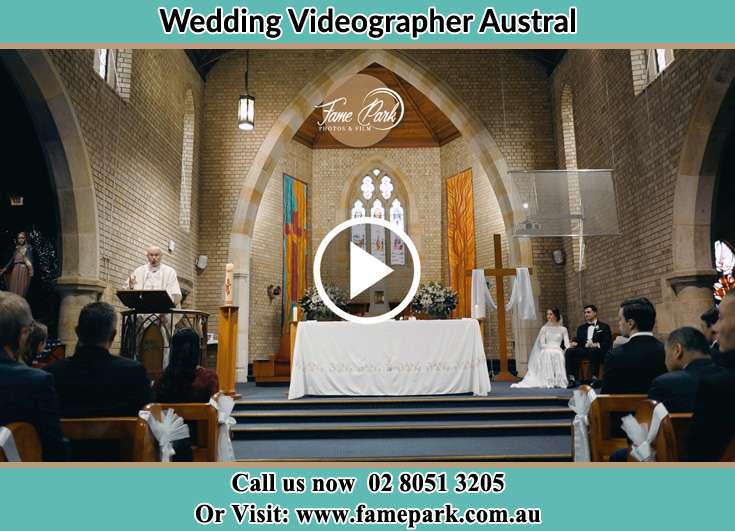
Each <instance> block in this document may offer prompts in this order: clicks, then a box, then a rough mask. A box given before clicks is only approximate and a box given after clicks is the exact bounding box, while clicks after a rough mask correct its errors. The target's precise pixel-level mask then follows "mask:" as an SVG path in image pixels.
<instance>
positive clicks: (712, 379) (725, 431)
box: [688, 292, 735, 461]
mask: <svg viewBox="0 0 735 531" xmlns="http://www.w3.org/2000/svg"><path fill="white" fill-rule="evenodd" d="M714 330H715V332H716V333H717V337H718V339H719V343H720V349H721V350H722V357H721V360H722V370H721V371H720V372H718V373H717V374H715V375H712V376H709V377H705V378H703V379H702V381H701V382H700V383H699V390H698V392H697V400H696V402H695V404H694V419H693V420H692V426H691V428H690V430H689V444H688V447H689V460H690V461H718V460H719V459H720V458H721V457H722V455H723V453H724V452H725V449H726V448H727V446H728V445H729V444H730V442H731V441H732V439H733V437H735V415H733V407H735V292H729V293H728V294H727V295H725V297H724V298H723V299H722V303H721V304H720V318H719V320H718V321H717V323H716V324H715V325H714Z"/></svg>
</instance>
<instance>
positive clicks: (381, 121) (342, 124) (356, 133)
mask: <svg viewBox="0 0 735 531" xmlns="http://www.w3.org/2000/svg"><path fill="white" fill-rule="evenodd" d="M316 108H317V109H321V119H319V120H318V121H317V128H318V130H319V132H320V133H324V132H325V131H329V133H330V134H331V135H332V136H333V137H334V139H335V140H337V141H338V142H341V143H342V144H345V145H347V146H350V147H369V146H372V145H374V144H377V143H378V142H380V141H381V140H382V139H383V138H385V137H386V136H387V135H388V133H389V132H390V130H391V129H393V128H394V127H396V126H397V125H398V124H399V123H401V120H402V119H403V114H404V112H405V107H404V105H403V98H401V95H400V94H398V92H396V91H395V90H393V89H391V88H388V87H386V86H385V85H384V84H383V83H382V82H381V81H380V80H379V79H377V78H375V77H373V76H370V75H367V74H355V75H353V76H350V77H348V78H346V79H344V80H342V81H341V82H339V83H337V85H336V86H335V88H333V89H332V90H331V91H330V92H329V94H327V97H326V98H325V100H324V102H322V103H321V104H320V105H317V106H316Z"/></svg>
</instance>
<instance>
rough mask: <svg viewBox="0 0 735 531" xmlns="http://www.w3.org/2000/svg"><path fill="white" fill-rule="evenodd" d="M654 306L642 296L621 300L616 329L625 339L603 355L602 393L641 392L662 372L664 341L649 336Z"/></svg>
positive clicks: (654, 314) (663, 365) (664, 369)
mask: <svg viewBox="0 0 735 531" xmlns="http://www.w3.org/2000/svg"><path fill="white" fill-rule="evenodd" d="M655 324H656V309H655V308H654V306H653V304H652V303H651V301H649V300H648V299H646V298H640V299H629V300H626V301H623V303H622V304H621V305H620V310H619V311H618V326H619V328H620V333H621V334H622V335H624V336H626V337H628V338H630V339H629V340H628V342H627V343H625V344H623V345H621V346H619V347H617V348H615V349H613V350H611V351H610V352H609V353H608V354H607V356H606V358H605V373H604V375H603V378H602V392H603V393H604V394H621V395H625V394H638V393H640V394H643V393H647V392H648V389H649V388H650V387H651V382H653V379H654V378H656V377H657V376H659V375H661V374H663V373H665V372H666V365H665V363H664V360H665V358H666V354H665V352H664V345H663V343H661V341H659V340H658V339H656V338H655V337H653V333H652V332H651V331H652V330H653V326H654V325H655Z"/></svg>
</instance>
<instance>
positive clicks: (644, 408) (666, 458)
mask: <svg viewBox="0 0 735 531" xmlns="http://www.w3.org/2000/svg"><path fill="white" fill-rule="evenodd" d="M657 405H658V402H656V401H655V400H649V399H646V400H643V401H642V402H641V403H640V404H638V407H636V409H635V419H636V420H637V421H638V422H639V423H640V424H646V425H648V426H650V425H651V420H652V419H653V410H654V409H655V408H656V406H657ZM680 415H681V414H680ZM689 418H690V419H691V414H689ZM682 424H683V423H682ZM680 428H681V426H680ZM684 436H685V437H686V434H684ZM651 447H652V448H653V449H654V450H655V451H656V461H657V462H674V461H679V456H680V455H684V454H680V453H679V452H678V447H677V440H676V430H675V428H674V423H673V422H672V420H671V414H667V415H666V416H665V417H664V418H663V419H662V420H661V424H660V426H659V428H658V433H657V434H656V438H655V439H654V440H653V442H652V443H651ZM630 449H631V450H632V449H633V448H632V446H631V448H630ZM628 461H632V462H636V459H635V458H634V457H633V456H632V455H631V453H630V452H628Z"/></svg>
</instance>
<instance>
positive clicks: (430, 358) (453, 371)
mask: <svg viewBox="0 0 735 531" xmlns="http://www.w3.org/2000/svg"><path fill="white" fill-rule="evenodd" d="M489 392H490V375H489V374H488V371H487V362H486V360H485V351H484V349H483V346H482V337H481V335H480V325H479V324H478V322H477V320H475V319H452V320H446V321H418V320H417V321H387V322H384V323H378V324H371V325H362V324H356V323H349V322H317V321H304V322H301V323H299V326H298V328H297V331H296V344H295V348H294V356H293V366H292V369H291V387H290V389H289V393H288V398H289V399H294V398H300V397H302V396H304V395H332V396H340V395H343V396H344V395H347V396H358V395H362V396H366V395H370V396H376V395H377V396H406V395H444V394H454V393H473V394H474V395H477V396H485V395H487V394H488V393H489Z"/></svg>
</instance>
